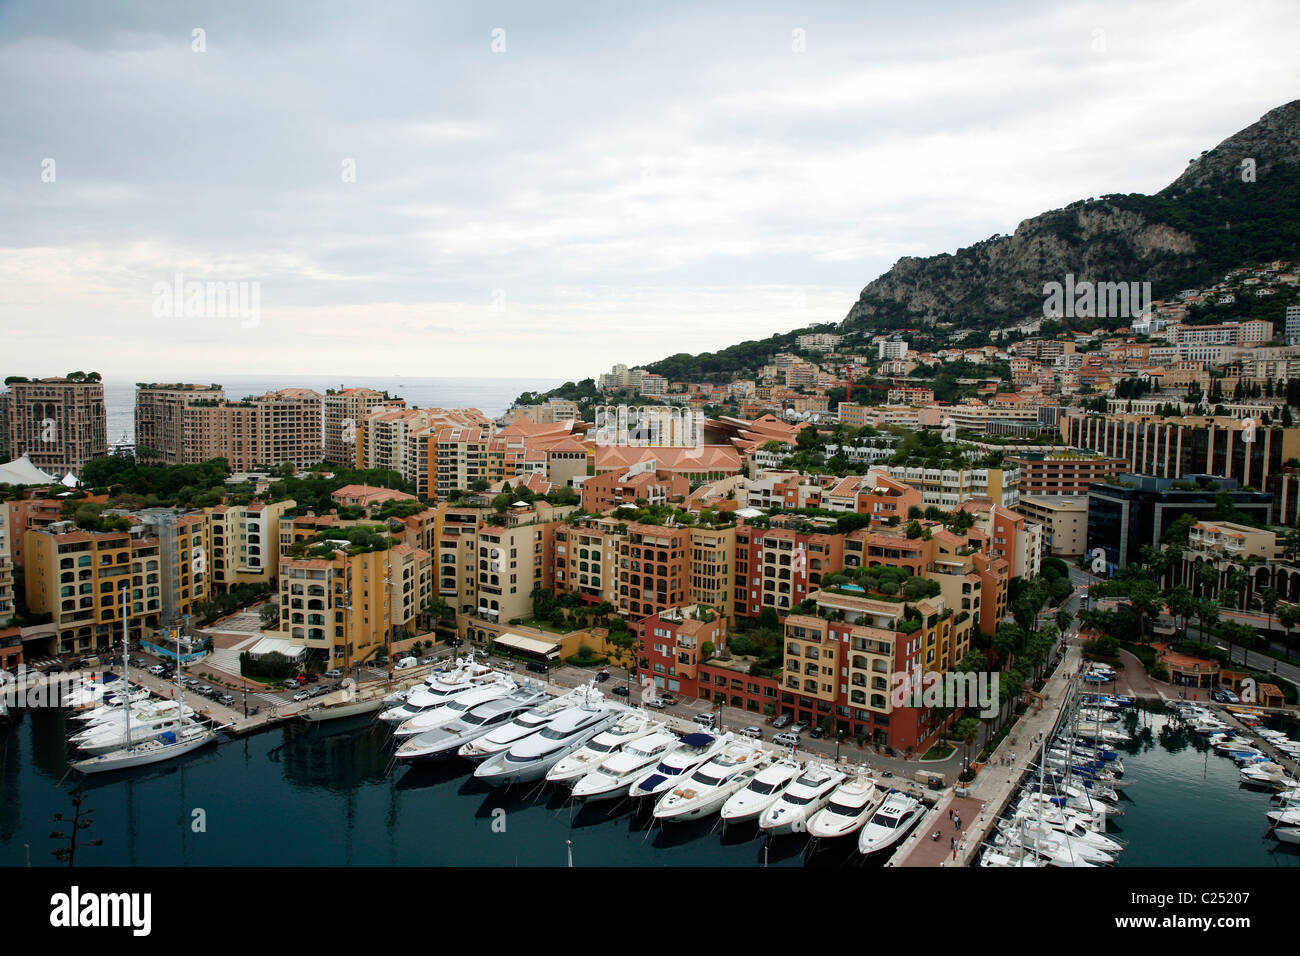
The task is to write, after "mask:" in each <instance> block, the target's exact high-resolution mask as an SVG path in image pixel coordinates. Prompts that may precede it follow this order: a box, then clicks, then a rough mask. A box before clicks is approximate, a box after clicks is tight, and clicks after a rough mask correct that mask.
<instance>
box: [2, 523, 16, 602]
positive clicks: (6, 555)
mask: <svg viewBox="0 0 1300 956" xmlns="http://www.w3.org/2000/svg"><path fill="white" fill-rule="evenodd" d="M12 541H13V535H12V533H11V530H10V523H9V508H8V506H0V628H5V627H8V626H9V622H10V621H11V620H13V616H14V561H13V545H12Z"/></svg>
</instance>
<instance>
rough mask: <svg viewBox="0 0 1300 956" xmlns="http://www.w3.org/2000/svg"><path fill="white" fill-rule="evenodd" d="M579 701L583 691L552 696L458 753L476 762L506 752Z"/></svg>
mask: <svg viewBox="0 0 1300 956" xmlns="http://www.w3.org/2000/svg"><path fill="white" fill-rule="evenodd" d="M582 699H583V689H582V688H579V689H578V690H576V691H570V692H569V693H567V694H565V695H564V696H563V697H552V698H550V699H548V700H545V701H543V702H542V703H541V704H538V705H537V706H536V707H534V708H533V709H532V710H530V711H527V712H526V713H522V714H520V715H519V716H518V717H516V718H515V719H514V720H512V721H510V723H508V724H503V725H502V726H500V727H498V728H496V729H495V730H493V731H491V732H490V733H486V734H484V735H483V736H482V737H479V738H477V739H475V740H471V741H468V742H467V743H466V744H465V745H464V746H462V747H461V748H460V749H459V750H458V751H456V752H457V753H458V754H460V755H461V756H462V757H464V758H465V759H466V760H473V761H475V762H478V761H480V760H487V759H488V758H489V757H494V756H496V755H497V754H499V753H503V752H504V751H507V750H509V749H510V748H511V747H513V746H514V745H515V744H516V743H518V742H519V741H521V740H523V739H524V738H525V737H531V736H532V735H533V734H535V733H537V732H538V731H540V730H545V729H546V725H547V724H549V723H550V722H551V721H552V720H553V719H554V718H555V715H556V714H558V713H560V712H562V711H564V710H567V709H568V708H570V707H573V706H574V705H575V704H577V703H579V702H580V701H581V700H582Z"/></svg>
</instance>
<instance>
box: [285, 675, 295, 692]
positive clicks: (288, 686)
mask: <svg viewBox="0 0 1300 956" xmlns="http://www.w3.org/2000/svg"><path fill="white" fill-rule="evenodd" d="M297 688H298V679H297V678H296V677H290V678H289V679H288V680H287V681H285V682H284V689H285V690H297Z"/></svg>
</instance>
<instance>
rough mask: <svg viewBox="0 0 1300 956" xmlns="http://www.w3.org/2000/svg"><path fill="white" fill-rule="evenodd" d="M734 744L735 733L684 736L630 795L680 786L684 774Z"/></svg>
mask: <svg viewBox="0 0 1300 956" xmlns="http://www.w3.org/2000/svg"><path fill="white" fill-rule="evenodd" d="M729 743H731V735H730V734H725V735H723V736H721V737H715V736H713V734H706V733H698V732H697V733H693V734H687V735H686V736H685V737H683V738H682V739H681V741H680V742H679V743H678V745H677V746H676V747H674V748H673V751H672V753H670V754H668V755H667V756H665V757H664V758H663V759H662V760H660V761H659V763H657V764H656V765H655V768H654V769H653V770H650V771H647V772H646V773H643V774H642V775H641V776H640V777H638V778H637V779H636V781H635V782H633V784H632V785H631V786H630V787H628V788H627V795H628V796H629V797H653V796H655V795H657V794H660V793H663V792H664V791H665V790H668V789H670V788H672V787H674V786H676V785H677V783H678V782H679V781H681V780H682V779H683V777H684V776H685V775H686V774H688V773H690V772H691V771H692V770H694V769H695V768H696V767H698V766H699V765H700V764H702V763H705V762H706V761H709V760H712V759H713V758H714V757H715V756H716V755H717V754H718V753H720V752H721V751H722V749H723V748H724V747H726V746H727V744H729Z"/></svg>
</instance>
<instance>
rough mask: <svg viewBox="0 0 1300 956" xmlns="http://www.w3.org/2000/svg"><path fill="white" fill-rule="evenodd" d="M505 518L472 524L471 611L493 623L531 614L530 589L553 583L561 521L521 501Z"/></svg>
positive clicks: (552, 586) (551, 586)
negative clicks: (473, 577)
mask: <svg viewBox="0 0 1300 956" xmlns="http://www.w3.org/2000/svg"><path fill="white" fill-rule="evenodd" d="M547 510H548V511H549V510H550V509H547ZM510 519H511V521H512V523H511V524H508V525H506V526H502V525H495V524H483V525H480V526H479V529H478V548H477V550H478V555H477V559H478V560H477V563H478V572H477V581H476V584H477V591H478V608H477V612H478V614H479V616H480V617H483V618H485V619H487V620H488V621H493V622H496V623H507V622H509V621H511V620H512V619H514V618H528V617H532V614H533V592H534V591H535V590H537V589H538V588H546V589H550V590H553V589H554V584H555V573H554V572H555V559H554V557H555V533H556V531H557V530H559V528H560V527H561V526H562V524H563V522H561V521H558V520H547V519H546V518H545V517H543V516H542V515H540V514H539V513H538V512H536V511H533V510H531V509H528V508H527V507H523V506H521V507H520V508H519V509H518V511H517V513H516V514H514V515H511V516H510Z"/></svg>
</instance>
